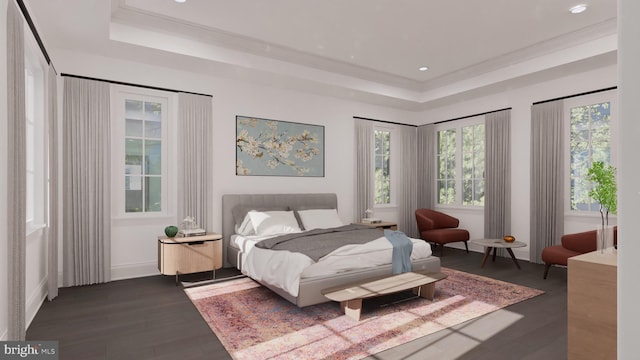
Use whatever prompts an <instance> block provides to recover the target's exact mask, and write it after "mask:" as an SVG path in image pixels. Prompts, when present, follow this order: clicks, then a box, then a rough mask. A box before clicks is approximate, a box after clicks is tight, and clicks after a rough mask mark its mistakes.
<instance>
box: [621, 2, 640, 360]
mask: <svg viewBox="0 0 640 360" xmlns="http://www.w3.org/2000/svg"><path fill="white" fill-rule="evenodd" d="M638 14H640V2H638V1H637V0H619V1H618V26H619V27H618V30H619V31H618V32H619V34H620V36H619V37H618V40H619V52H618V64H619V73H618V74H619V75H618V76H619V79H620V109H621V119H622V124H621V137H620V147H619V150H620V154H621V156H620V162H619V169H620V181H619V192H618V203H619V206H618V210H619V213H620V215H619V218H618V220H619V223H620V232H619V241H618V243H619V244H620V250H619V251H618V359H635V358H637V357H638V338H637V336H636V334H637V332H638V324H639V323H640V307H639V306H638V298H639V297H640V288H639V287H638V274H640V261H638V254H640V242H639V241H638V234H640V222H639V221H638V219H639V218H640V190H639V189H638V188H639V184H640V165H639V164H640V163H639V161H638V154H640V141H638V138H640V121H638V99H640V70H638V64H640V44H639V43H638V38H639V37H640V23H639V22H638V19H637V17H638Z"/></svg>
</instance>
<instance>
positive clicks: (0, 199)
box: [0, 0, 9, 340]
mask: <svg viewBox="0 0 640 360" xmlns="http://www.w3.org/2000/svg"><path fill="white" fill-rule="evenodd" d="M0 49H2V51H0V53H2V54H3V56H0V84H2V86H0V109H3V110H2V111H0V144H3V146H6V145H5V144H6V143H7V57H6V55H4V54H6V49H7V0H0ZM6 189H7V151H6V149H3V150H2V151H0V204H2V205H1V206H0V229H6V228H7V205H6V204H7V191H6ZM6 254H7V237H6V236H0V256H2V257H3V258H2V260H0V274H3V275H2V276H1V277H0V340H6V338H7V327H8V322H7V315H8V308H7V306H8V305H9V304H8V301H7V300H8V299H7V296H8V294H7V285H8V283H7V280H8V279H7V275H6V274H7V261H6V257H7V255H6Z"/></svg>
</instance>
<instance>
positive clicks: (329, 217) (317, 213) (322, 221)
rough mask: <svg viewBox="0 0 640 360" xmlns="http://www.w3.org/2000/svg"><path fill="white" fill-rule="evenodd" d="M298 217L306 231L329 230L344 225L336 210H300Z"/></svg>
mask: <svg viewBox="0 0 640 360" xmlns="http://www.w3.org/2000/svg"><path fill="white" fill-rule="evenodd" d="M298 216H299V217H300V221H302V226H304V229H305V230H312V229H328V228H334V227H339V226H343V225H344V224H343V223H342V220H340V217H339V216H338V210H336V209H314V210H299V211H298Z"/></svg>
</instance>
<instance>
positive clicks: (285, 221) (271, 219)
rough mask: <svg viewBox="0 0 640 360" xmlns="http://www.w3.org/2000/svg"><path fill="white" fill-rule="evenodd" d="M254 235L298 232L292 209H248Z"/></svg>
mask: <svg viewBox="0 0 640 360" xmlns="http://www.w3.org/2000/svg"><path fill="white" fill-rule="evenodd" d="M247 215H248V216H249V217H251V223H252V224H253V228H254V230H255V234H256V235H261V236H264V235H277V234H288V233H294V232H300V231H301V230H300V227H299V226H298V221H297V220H296V217H295V216H294V215H293V211H264V212H260V211H249V212H248V213H247Z"/></svg>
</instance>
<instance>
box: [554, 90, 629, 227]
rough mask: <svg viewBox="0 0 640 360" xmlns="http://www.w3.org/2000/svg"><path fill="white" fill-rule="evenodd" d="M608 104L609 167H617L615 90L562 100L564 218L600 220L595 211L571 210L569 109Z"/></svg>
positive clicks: (612, 215) (616, 96)
mask: <svg viewBox="0 0 640 360" xmlns="http://www.w3.org/2000/svg"><path fill="white" fill-rule="evenodd" d="M607 101H608V102H609V103H610V112H611V123H610V127H611V140H610V144H611V165H613V166H614V167H617V163H618V147H617V146H615V144H617V143H618V141H617V140H618V121H617V112H618V93H617V90H612V91H603V92H599V93H594V94H589V95H583V96H576V97H573V98H569V99H565V100H564V119H565V120H564V123H563V124H562V125H563V131H564V143H565V146H564V190H565V191H564V192H565V195H564V213H565V217H573V218H594V219H600V213H599V212H596V211H584V210H572V209H571V191H570V190H571V143H570V140H571V133H570V131H571V127H570V126H571V108H573V107H578V106H584V105H591V104H597V103H603V102H607ZM611 219H616V216H615V215H614V214H609V220H611Z"/></svg>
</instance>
